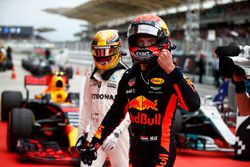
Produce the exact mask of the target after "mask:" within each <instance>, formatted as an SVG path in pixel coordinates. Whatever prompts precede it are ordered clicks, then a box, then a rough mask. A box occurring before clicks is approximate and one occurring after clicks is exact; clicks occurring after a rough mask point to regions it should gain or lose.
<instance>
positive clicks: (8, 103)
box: [1, 91, 23, 121]
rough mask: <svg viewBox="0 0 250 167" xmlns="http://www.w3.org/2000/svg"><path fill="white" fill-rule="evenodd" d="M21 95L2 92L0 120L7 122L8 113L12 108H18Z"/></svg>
mask: <svg viewBox="0 0 250 167" xmlns="http://www.w3.org/2000/svg"><path fill="white" fill-rule="evenodd" d="M22 98H23V97H22V93H21V92H19V91H3V92H2V94H1V120H2V121H7V120H8V116H9V112H10V111H11V109H13V108H17V107H20V105H21V102H22Z"/></svg>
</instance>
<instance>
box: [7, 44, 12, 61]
mask: <svg viewBox="0 0 250 167" xmlns="http://www.w3.org/2000/svg"><path fill="white" fill-rule="evenodd" d="M6 53H7V55H6V56H7V59H8V60H12V48H11V47H10V46H8V48H7V50H6Z"/></svg>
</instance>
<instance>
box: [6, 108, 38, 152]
mask: <svg viewBox="0 0 250 167" xmlns="http://www.w3.org/2000/svg"><path fill="white" fill-rule="evenodd" d="M33 121H34V114H33V112H32V111H31V110H29V109H25V108H14V109H13V110H11V112H10V117H9V121H8V127H7V128H8V129H7V148H8V151H9V152H14V151H16V146H17V141H18V139H20V138H28V137H30V136H31V134H32V130H33Z"/></svg>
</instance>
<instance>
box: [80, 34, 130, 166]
mask: <svg viewBox="0 0 250 167" xmlns="http://www.w3.org/2000/svg"><path fill="white" fill-rule="evenodd" d="M121 52H122V43H121V39H120V37H119V34H118V31H117V30H113V29H109V30H102V31H98V32H97V33H96V34H95V37H94V39H93V41H92V43H91V53H92V56H93V61H94V66H95V68H94V69H93V70H92V71H91V70H90V71H91V73H90V74H87V77H86V81H85V86H84V89H83V91H81V92H82V93H83V94H82V95H81V98H82V97H83V99H81V105H80V111H81V112H80V119H79V132H80V134H79V137H80V136H82V135H83V134H85V133H88V139H89V140H91V138H92V137H93V135H94V133H95V131H96V130H97V128H98V126H99V125H100V124H101V122H102V120H103V118H104V116H105V115H106V113H107V112H108V110H109V108H110V106H111V104H112V103H113V101H114V98H115V95H116V94H117V88H118V83H119V81H120V79H121V78H122V75H123V74H124V72H125V70H126V68H127V67H126V66H125V65H123V64H122V62H121V61H120V58H121ZM129 124H130V119H129V115H127V117H126V118H125V120H124V121H122V123H121V124H120V125H119V126H118V127H117V128H115V129H114V131H112V133H111V134H110V135H108V137H107V138H106V139H105V141H104V142H103V143H102V146H101V149H99V150H98V158H97V160H96V161H95V162H94V163H93V164H92V165H91V166H93V167H102V165H103V164H104V162H105V160H106V158H107V157H109V160H110V163H111V165H112V167H128V165H129V144H130V143H129V132H128V126H129ZM88 129H89V130H88ZM83 166H87V165H84V164H83V163H81V167H83Z"/></svg>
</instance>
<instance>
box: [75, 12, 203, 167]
mask: <svg viewBox="0 0 250 167" xmlns="http://www.w3.org/2000/svg"><path fill="white" fill-rule="evenodd" d="M128 43H129V49H130V54H131V57H132V59H133V60H134V65H133V66H132V68H130V69H129V70H127V71H126V72H125V73H124V75H123V77H122V79H121V81H120V83H119V87H118V91H117V92H118V94H117V96H116V98H115V101H114V103H113V105H112V106H111V108H110V110H109V112H108V113H107V115H106V116H105V118H104V119H103V121H102V123H101V125H100V126H99V128H98V130H97V131H96V133H95V136H94V137H93V138H92V141H91V142H90V143H88V144H87V145H86V144H85V145H83V143H82V142H81V141H78V142H77V144H76V146H77V149H78V151H79V153H80V155H81V158H82V159H83V160H84V161H85V162H86V161H87V162H88V161H89V162H92V161H93V160H95V158H96V156H97V155H96V150H97V149H98V147H99V145H101V144H102V143H103V141H104V139H105V138H106V137H107V136H108V135H109V134H110V133H111V132H112V131H113V130H114V129H115V127H117V126H118V125H119V124H120V122H121V121H122V120H123V119H124V118H125V115H126V113H127V112H129V115H130V120H131V152H130V154H131V162H132V166H133V167H142V166H143V167H166V166H167V167H171V166H173V165H174V161H175V157H176V146H175V140H174V135H173V121H174V115H175V111H176V107H177V106H178V105H180V106H181V107H182V108H184V109H185V110H187V111H195V110H197V109H198V108H199V107H200V98H199V95H198V93H197V92H196V90H195V88H194V86H193V85H192V82H191V81H190V80H189V79H187V78H186V77H184V76H183V74H182V73H181V72H180V70H179V69H178V68H177V67H176V66H175V64H174V63H173V59H172V55H171V53H170V51H169V50H171V43H170V41H169V31H168V28H167V25H166V23H165V22H164V21H163V20H162V19H161V18H159V17H158V16H155V15H149V14H147V15H142V16H138V17H136V18H135V19H134V20H133V21H132V23H131V24H130V26H129V29H128Z"/></svg>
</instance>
